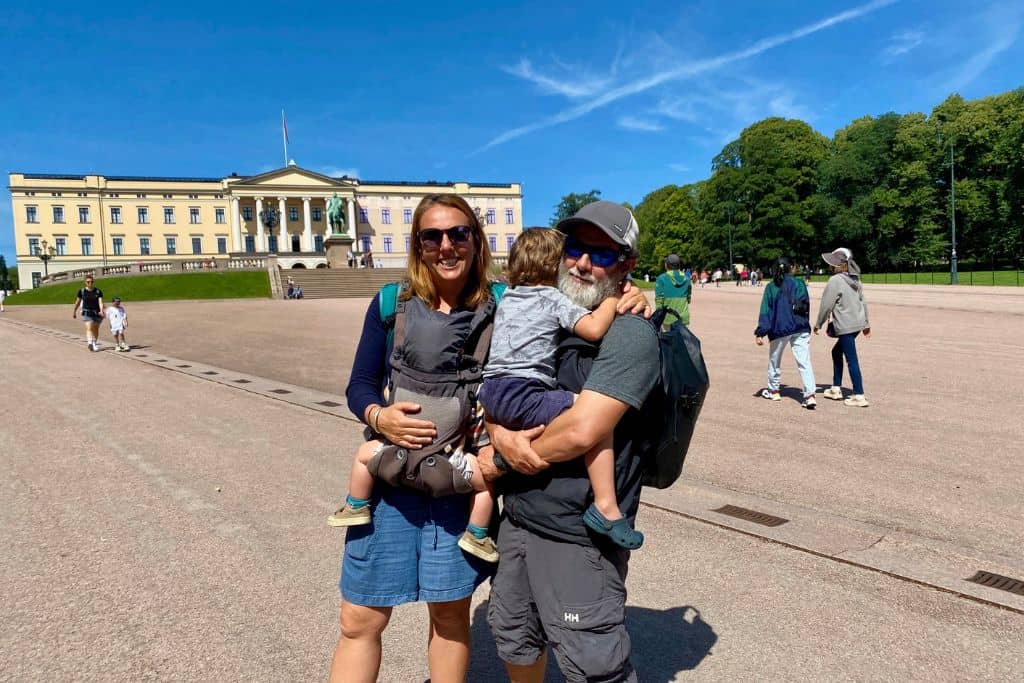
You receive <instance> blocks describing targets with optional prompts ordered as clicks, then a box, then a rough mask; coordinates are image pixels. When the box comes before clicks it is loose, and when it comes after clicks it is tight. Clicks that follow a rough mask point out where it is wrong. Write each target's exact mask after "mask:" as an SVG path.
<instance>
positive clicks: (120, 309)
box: [106, 304, 128, 334]
mask: <svg viewBox="0 0 1024 683" xmlns="http://www.w3.org/2000/svg"><path fill="white" fill-rule="evenodd" d="M106 313H107V320H109V321H110V332H111V334H117V333H118V332H124V324H125V322H126V321H127V320H128V313H127V312H126V311H125V310H124V306H117V305H114V304H111V305H110V306H107V311H106Z"/></svg>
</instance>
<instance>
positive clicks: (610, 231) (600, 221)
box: [555, 201, 640, 257]
mask: <svg viewBox="0 0 1024 683" xmlns="http://www.w3.org/2000/svg"><path fill="white" fill-rule="evenodd" d="M581 225H593V226H594V227H597V228H600V229H601V231H602V232H604V234H606V235H608V237H611V238H612V240H613V241H614V242H615V243H616V244H621V245H622V246H623V247H625V248H626V249H625V250H626V251H627V252H628V255H629V256H631V257H632V256H636V255H637V241H638V240H639V239H640V226H638V225H637V223H636V218H634V217H633V213H632V212H631V211H630V210H629V209H627V208H626V207H624V206H621V205H619V204H616V203H615V202H606V201H600V202H591V203H590V204H587V205H586V206H584V207H583V208H582V209H580V210H579V211H577V212H576V214H575V215H574V216H572V217H571V218H566V219H564V220H561V221H559V222H558V225H556V226H555V227H556V228H557V229H558V230H559V231H560V232H564V233H565V234H567V235H568V234H569V233H571V232H572V231H573V230H574V229H575V228H578V227H580V226H581Z"/></svg>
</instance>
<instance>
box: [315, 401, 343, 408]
mask: <svg viewBox="0 0 1024 683" xmlns="http://www.w3.org/2000/svg"><path fill="white" fill-rule="evenodd" d="M316 404H317V405H318V406H324V407H326V408H337V407H338V406H340V405H341V404H340V403H335V402H334V401H317V402H316Z"/></svg>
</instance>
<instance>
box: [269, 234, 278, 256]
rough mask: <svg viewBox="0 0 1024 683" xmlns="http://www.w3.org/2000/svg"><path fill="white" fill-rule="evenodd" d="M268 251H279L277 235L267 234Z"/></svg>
mask: <svg viewBox="0 0 1024 683" xmlns="http://www.w3.org/2000/svg"><path fill="white" fill-rule="evenodd" d="M267 251H269V252H270V253H271V254H276V253H277V235H268V236H267Z"/></svg>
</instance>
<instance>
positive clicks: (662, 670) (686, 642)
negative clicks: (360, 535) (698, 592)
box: [468, 602, 718, 683]
mask: <svg viewBox="0 0 1024 683" xmlns="http://www.w3.org/2000/svg"><path fill="white" fill-rule="evenodd" d="M488 604H489V603H487V602H484V603H482V604H480V605H478V606H477V608H476V610H474V612H473V622H472V623H473V626H472V632H473V652H472V654H471V655H470V661H469V677H468V680H470V681H507V680H508V676H507V675H506V674H505V667H504V665H503V664H502V662H501V660H500V659H498V651H497V649H496V648H495V646H494V639H493V638H492V637H491V631H490V628H489V627H488V625H487V605H488ZM626 630H628V631H629V637H630V638H631V639H632V641H633V655H632V660H633V666H634V667H636V674H637V679H638V680H640V681H643V683H670V682H671V681H674V680H675V679H676V676H677V675H678V674H679V673H680V672H682V671H692V670H693V669H696V668H697V667H698V666H700V663H701V662H702V661H703V660H704V658H705V657H707V656H708V655H709V654H710V653H711V648H712V647H713V646H714V644H715V643H716V642H717V641H718V635H717V634H716V633H715V631H714V629H713V628H711V625H710V624H708V623H707V622H706V621H704V620H703V619H702V618H701V615H700V611H699V610H698V609H697V608H695V607H691V606H689V605H685V606H683V607H670V608H668V609H664V610H657V609H650V608H647V607H630V606H627V607H626ZM564 680H565V679H564V678H563V677H562V674H561V672H559V670H558V665H557V664H556V663H555V657H554V655H551V656H549V657H548V668H547V674H546V675H545V676H544V681H545V683H560V682H561V681H564Z"/></svg>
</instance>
